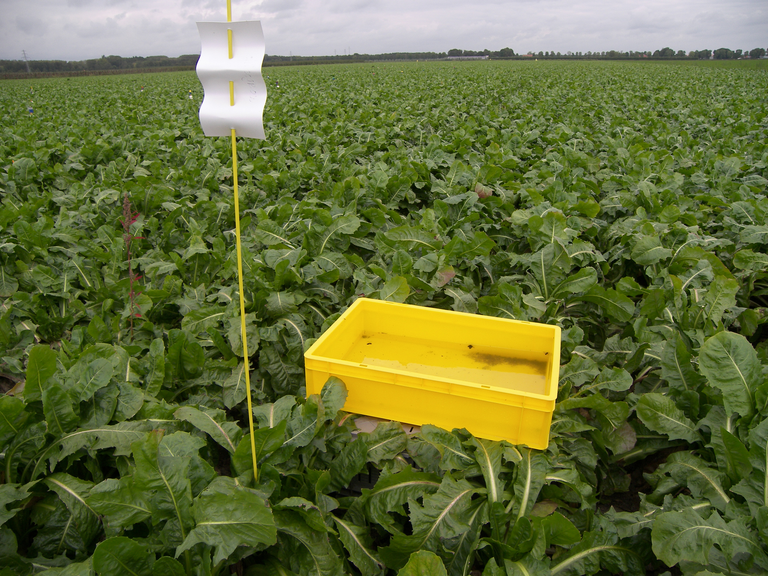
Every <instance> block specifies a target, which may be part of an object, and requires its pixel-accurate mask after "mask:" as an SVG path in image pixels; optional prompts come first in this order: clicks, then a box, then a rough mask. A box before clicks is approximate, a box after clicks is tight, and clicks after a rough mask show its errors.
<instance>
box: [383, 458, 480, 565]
mask: <svg viewBox="0 0 768 576" xmlns="http://www.w3.org/2000/svg"><path fill="white" fill-rule="evenodd" d="M476 491H477V488H476V487H474V486H472V485H471V484H470V483H469V482H467V481H466V480H454V479H453V478H452V477H451V475H450V474H448V473H447V474H446V475H445V476H444V477H443V481H442V482H441V483H440V488H439V489H438V491H437V492H435V493H434V494H432V495H429V496H425V497H424V503H423V505H420V504H419V503H418V502H416V501H415V500H413V499H410V500H409V501H408V508H409V519H410V521H411V525H412V526H413V534H412V535H405V534H402V533H400V532H397V533H395V535H394V537H393V538H392V541H391V543H390V545H389V546H387V547H386V548H381V549H380V550H379V553H380V554H381V557H382V558H383V559H384V561H385V562H386V564H387V566H390V567H394V568H400V567H402V566H403V565H405V563H406V562H407V559H408V557H409V556H410V555H411V554H412V553H414V552H416V551H418V550H430V551H433V552H434V551H438V550H440V548H441V543H442V542H443V541H444V540H447V539H452V538H456V537H457V536H460V535H461V534H463V533H464V532H465V531H467V530H469V520H470V518H471V517H472V509H471V506H470V504H471V498H472V495H473V494H474V493H475V492H476Z"/></svg>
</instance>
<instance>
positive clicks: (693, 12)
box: [0, 0, 768, 60]
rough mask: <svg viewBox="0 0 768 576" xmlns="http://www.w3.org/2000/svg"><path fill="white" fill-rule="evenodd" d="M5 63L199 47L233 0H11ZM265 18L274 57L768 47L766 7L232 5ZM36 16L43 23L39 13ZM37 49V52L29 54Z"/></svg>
mask: <svg viewBox="0 0 768 576" xmlns="http://www.w3.org/2000/svg"><path fill="white" fill-rule="evenodd" d="M0 2H2V4H3V8H2V18H0V27H1V28H2V33H0V59H2V58H14V59H15V58H18V57H19V56H18V53H19V50H20V48H19V47H20V46H21V48H25V47H26V48H31V46H30V45H28V44H27V43H28V42H29V38H30V36H31V35H34V34H39V32H33V31H39V30H41V29H42V27H43V26H47V30H46V33H45V35H44V36H43V37H40V38H35V49H34V53H35V54H34V57H35V58H40V59H47V58H63V59H68V60H74V59H78V60H79V59H86V58H94V57H95V58H98V57H99V56H100V55H101V54H121V55H125V56H133V55H143V56H146V55H150V54H166V55H168V56H177V55H179V54H184V53H186V54H189V53H193V52H195V51H197V50H199V46H200V44H199V37H198V35H197V28H196V26H195V22H196V21H203V20H223V19H224V18H225V17H226V3H225V0H163V1H162V2H158V1H157V0H99V1H94V0H66V2H61V0H0ZM232 4H233V6H232V9H233V16H234V18H235V19H236V20H238V19H259V20H261V21H262V26H263V28H264V34H265V36H266V38H267V52H268V53H269V54H288V53H289V52H292V53H293V54H302V55H323V54H333V53H334V51H336V52H337V53H342V52H343V51H344V50H346V49H350V50H351V51H352V52H360V53H376V52H398V51H432V52H441V51H446V50H448V49H450V48H464V49H468V50H482V49H484V48H488V49H490V50H498V49H500V48H503V47H505V46H509V47H511V48H513V49H514V50H515V51H517V52H526V51H528V50H535V51H539V50H542V51H560V52H567V51H569V50H571V51H582V52H587V51H602V50H655V49H658V48H661V47H663V46H671V47H673V48H675V49H676V50H677V49H683V50H695V49H701V48H702V47H707V46H709V47H714V46H715V44H718V46H727V47H730V48H732V49H738V48H741V49H745V48H749V49H751V48H754V47H757V46H765V45H766V44H768V37H766V34H765V31H766V30H768V3H766V2H765V0H728V1H723V0H675V1H674V2H670V1H669V0H613V1H610V2H608V1H606V0H538V1H535V0H475V1H474V2H468V1H466V0H461V1H459V0H346V1H344V0H264V1H262V2H258V1H257V0H232ZM30 14H31V15H32V16H30ZM25 45H26V46H25Z"/></svg>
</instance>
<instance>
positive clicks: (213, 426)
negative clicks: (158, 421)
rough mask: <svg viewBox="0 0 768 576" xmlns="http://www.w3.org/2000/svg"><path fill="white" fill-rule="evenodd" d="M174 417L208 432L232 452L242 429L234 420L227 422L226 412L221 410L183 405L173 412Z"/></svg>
mask: <svg viewBox="0 0 768 576" xmlns="http://www.w3.org/2000/svg"><path fill="white" fill-rule="evenodd" d="M173 415H174V417H175V418H178V419H179V420H185V421H186V422H189V423H190V424H192V425H193V426H194V427H195V428H197V429H198V430H201V431H203V432H205V433H206V434H208V435H209V436H210V437H211V438H213V440H215V441H216V442H217V443H218V444H219V445H220V446H222V447H223V448H225V449H226V450H227V451H229V452H231V453H234V451H235V448H236V444H237V442H238V441H239V440H240V435H241V434H242V431H241V430H240V427H239V426H238V425H237V424H235V423H234V422H227V420H226V414H224V412H223V411H221V410H215V409H211V408H205V407H201V409H197V408H195V407H193V406H183V407H181V408H179V409H178V410H176V412H174V413H173Z"/></svg>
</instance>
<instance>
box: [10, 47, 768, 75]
mask: <svg viewBox="0 0 768 576" xmlns="http://www.w3.org/2000/svg"><path fill="white" fill-rule="evenodd" d="M765 55H766V50H765V48H753V49H752V50H749V51H746V50H731V49H729V48H718V49H717V50H692V51H690V52H685V51H684V50H677V51H675V50H673V49H672V48H669V47H665V48H662V49H660V50H655V51H653V52H651V51H640V52H638V51H627V52H623V51H619V50H608V51H604V52H570V51H568V52H566V53H565V54H562V53H560V52H554V51H552V52H550V51H539V52H528V53H525V54H519V53H515V51H514V50H513V49H512V48H502V49H501V50H496V51H493V50H461V49H459V48H452V49H450V50H448V51H447V52H391V53H387V54H358V53H354V54H344V55H334V56H275V55H271V54H268V55H267V56H265V58H264V65H265V66H281V65H283V66H285V65H292V64H327V63H355V62H372V61H387V60H398V61H401V60H414V61H415V60H441V59H445V58H456V57H482V56H487V57H488V58H490V59H493V60H498V59H526V58H549V59H585V58H587V59H611V60H613V59H639V58H653V59H687V60H710V59H714V60H734V59H739V58H751V59H756V58H763V57H765ZM198 58H199V55H197V54H185V55H183V56H179V57H177V58H169V57H168V56H146V57H145V56H133V57H131V58H123V57H122V56H114V55H113V56H102V57H101V58H94V59H91V60H79V61H69V62H68V61H65V60H30V61H29V62H26V61H24V60H0V75H2V76H4V77H15V76H16V75H19V74H26V73H30V74H33V75H39V74H44V75H45V74H53V75H56V74H63V75H66V74H68V73H69V74H77V75H80V74H88V73H95V74H99V73H119V72H121V71H124V72H133V71H139V70H149V69H152V70H153V71H154V70H157V69H168V70H171V69H173V70H189V69H192V68H194V67H195V65H196V64H197V60H198Z"/></svg>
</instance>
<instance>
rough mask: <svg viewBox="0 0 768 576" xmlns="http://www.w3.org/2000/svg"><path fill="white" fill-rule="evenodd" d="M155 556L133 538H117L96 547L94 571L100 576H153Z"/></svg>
mask: <svg viewBox="0 0 768 576" xmlns="http://www.w3.org/2000/svg"><path fill="white" fill-rule="evenodd" d="M154 560H155V555H154V554H152V553H150V552H149V550H147V548H146V547H145V546H142V545H141V544H139V543H138V542H136V541H135V540H132V539H131V538H126V537H125V536H117V537H115V538H109V539H108V540H105V541H104V542H101V543H100V544H99V545H98V546H96V550H95V551H94V553H93V569H94V571H95V572H96V574H97V575H98V576H152V564H153V563H154Z"/></svg>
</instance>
